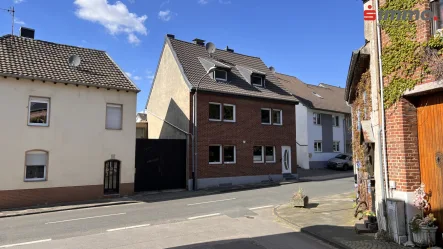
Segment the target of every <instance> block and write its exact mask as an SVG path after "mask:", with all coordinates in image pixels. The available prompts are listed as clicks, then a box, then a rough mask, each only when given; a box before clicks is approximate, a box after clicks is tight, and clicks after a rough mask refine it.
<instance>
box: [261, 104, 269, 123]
mask: <svg viewBox="0 0 443 249" xmlns="http://www.w3.org/2000/svg"><path fill="white" fill-rule="evenodd" d="M262 111H268V112H269V123H263V121H262V115H261V112H262ZM260 122H261V124H264V125H272V109H271V108H261V109H260Z"/></svg>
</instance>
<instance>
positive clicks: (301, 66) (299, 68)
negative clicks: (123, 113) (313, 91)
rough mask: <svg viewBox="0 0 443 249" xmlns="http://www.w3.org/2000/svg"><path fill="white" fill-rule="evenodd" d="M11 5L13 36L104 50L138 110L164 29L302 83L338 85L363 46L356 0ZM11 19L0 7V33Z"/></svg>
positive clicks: (41, 0)
mask: <svg viewBox="0 0 443 249" xmlns="http://www.w3.org/2000/svg"><path fill="white" fill-rule="evenodd" d="M12 6H14V8H15V10H16V13H15V28H14V34H18V33H19V28H20V26H24V27H29V28H33V29H35V38H36V39H38V40H45V41H51V42H56V43H62V44H68V45H73V46H80V47H85V48H93V49H99V50H105V51H107V52H108V54H109V55H110V56H111V57H112V58H113V59H114V61H115V62H116V63H117V64H118V65H119V66H120V67H121V68H122V69H123V71H125V73H127V75H128V76H130V78H131V79H132V80H133V81H134V83H135V84H136V85H137V86H138V87H139V88H140V89H141V92H140V93H139V94H138V97H137V111H143V110H144V107H145V104H146V101H147V98H148V95H149V91H150V89H151V84H152V81H153V78H154V75H155V71H156V68H157V64H158V61H159V57H160V53H161V49H162V47H163V43H164V41H165V36H166V34H174V35H175V37H176V39H180V40H185V41H192V40H193V39H194V38H200V39H203V40H206V41H207V42H209V41H211V42H213V43H214V44H215V45H216V46H217V48H221V49H224V48H226V46H229V47H230V48H233V49H234V50H235V51H236V52H239V53H242V54H247V55H251V56H257V57H260V58H261V59H262V60H263V61H264V63H265V64H266V65H267V66H273V67H274V68H275V69H276V71H277V72H280V73H284V74H289V75H293V76H296V77H298V78H299V79H301V80H302V81H304V82H306V83H309V84H318V83H321V82H323V83H327V84H331V85H336V86H340V87H345V84H346V77H347V73H348V68H349V61H350V56H351V53H352V51H353V50H355V49H358V48H359V47H361V46H362V45H364V37H363V4H362V1H361V0H316V1H301V0H272V1H271V0H120V1H115V0H0V8H5V9H6V8H9V7H12ZM11 23H12V18H11V16H10V15H9V14H8V13H7V12H6V11H1V10H0V36H2V35H6V34H10V33H11V31H12V30H11Z"/></svg>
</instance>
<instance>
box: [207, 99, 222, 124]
mask: <svg viewBox="0 0 443 249" xmlns="http://www.w3.org/2000/svg"><path fill="white" fill-rule="evenodd" d="M209 105H218V109H219V111H220V118H219V119H213V118H211V117H209V121H217V122H220V121H222V118H223V112H222V104H221V103H217V102H209ZM208 116H209V110H208Z"/></svg>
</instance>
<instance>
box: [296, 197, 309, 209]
mask: <svg viewBox="0 0 443 249" xmlns="http://www.w3.org/2000/svg"><path fill="white" fill-rule="evenodd" d="M308 202H309V198H308V197H307V196H305V197H303V198H300V199H292V205H293V206H294V207H303V208H304V207H306V206H307V205H308Z"/></svg>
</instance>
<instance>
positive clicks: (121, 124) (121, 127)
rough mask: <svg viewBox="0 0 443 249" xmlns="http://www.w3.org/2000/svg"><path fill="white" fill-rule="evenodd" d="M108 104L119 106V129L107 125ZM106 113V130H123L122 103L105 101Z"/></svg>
mask: <svg viewBox="0 0 443 249" xmlns="http://www.w3.org/2000/svg"><path fill="white" fill-rule="evenodd" d="M108 106H109V107H119V108H120V112H121V115H120V129H115V128H109V126H108ZM105 111H106V114H105V129H106V130H114V131H121V130H123V105H122V104H115V103H106V109H105Z"/></svg>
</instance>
